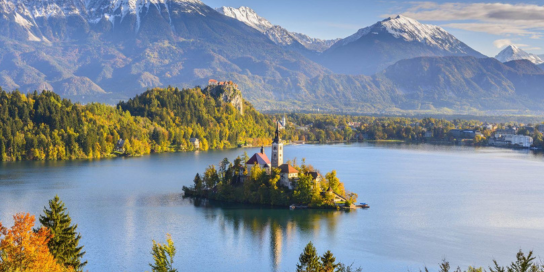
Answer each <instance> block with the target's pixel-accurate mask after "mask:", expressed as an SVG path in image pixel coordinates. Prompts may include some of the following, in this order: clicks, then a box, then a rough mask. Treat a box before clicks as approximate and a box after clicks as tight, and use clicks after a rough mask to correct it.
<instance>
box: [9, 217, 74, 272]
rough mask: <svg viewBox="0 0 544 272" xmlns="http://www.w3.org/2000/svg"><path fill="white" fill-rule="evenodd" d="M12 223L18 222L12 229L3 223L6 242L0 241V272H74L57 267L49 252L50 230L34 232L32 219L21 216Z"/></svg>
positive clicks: (58, 265) (33, 219) (60, 266)
mask: <svg viewBox="0 0 544 272" xmlns="http://www.w3.org/2000/svg"><path fill="white" fill-rule="evenodd" d="M13 219H14V221H15V222H14V224H13V227H11V229H7V228H5V227H3V226H2V223H0V238H3V239H2V240H1V241H0V271H18V272H19V271H20V272H38V271H39V272H42V271H51V272H69V271H74V270H73V269H72V268H66V267H64V266H62V265H61V264H58V263H57V262H56V261H55V258H54V257H53V255H51V253H50V252H49V248H48V247H47V242H48V241H49V239H50V233H49V229H47V228H44V227H42V228H41V229H39V230H38V231H37V232H34V231H33V230H32V227H33V226H34V221H35V218H34V216H33V215H30V214H22V213H19V214H17V215H14V216H13ZM2 236H3V237H2Z"/></svg>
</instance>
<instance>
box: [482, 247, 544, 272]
mask: <svg viewBox="0 0 544 272" xmlns="http://www.w3.org/2000/svg"><path fill="white" fill-rule="evenodd" d="M535 259H536V257H534V256H533V251H529V254H527V256H525V254H524V253H523V252H522V251H521V250H520V251H519V252H518V253H517V254H516V261H515V262H512V263H511V264H510V266H506V267H501V266H499V264H498V263H497V261H496V260H493V264H494V266H495V267H489V271H490V272H543V271H544V266H543V265H541V264H538V263H535Z"/></svg>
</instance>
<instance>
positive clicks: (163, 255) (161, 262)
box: [149, 235, 178, 272]
mask: <svg viewBox="0 0 544 272" xmlns="http://www.w3.org/2000/svg"><path fill="white" fill-rule="evenodd" d="M151 254H152V255H153V260H155V263H154V264H149V266H151V271H153V272H177V271H178V270H177V269H174V267H173V263H174V256H175V255H176V247H175V246H174V242H173V241H172V237H171V236H170V235H168V236H167V238H166V244H160V243H157V242H155V241H153V248H152V250H151Z"/></svg>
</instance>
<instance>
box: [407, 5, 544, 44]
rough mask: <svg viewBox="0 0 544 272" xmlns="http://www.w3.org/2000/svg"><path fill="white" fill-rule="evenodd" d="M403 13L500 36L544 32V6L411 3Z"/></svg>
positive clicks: (530, 35) (541, 34)
mask: <svg viewBox="0 0 544 272" xmlns="http://www.w3.org/2000/svg"><path fill="white" fill-rule="evenodd" d="M405 10H406V11H405V12H403V15H405V16H407V17H411V18H414V19H416V20H423V21H441V22H445V21H450V23H448V24H446V25H444V26H446V27H451V28H458V29H464V30H470V31H477V32H486V33H490V34H496V35H518V36H529V37H531V38H533V39H540V38H541V37H542V36H543V35H544V5H534V4H505V3H442V4H438V3H435V2H411V3H409V4H408V7H407V8H406V9H405Z"/></svg>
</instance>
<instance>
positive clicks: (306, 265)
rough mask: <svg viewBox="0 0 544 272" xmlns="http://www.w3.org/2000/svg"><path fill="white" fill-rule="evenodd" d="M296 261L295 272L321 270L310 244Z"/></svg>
mask: <svg viewBox="0 0 544 272" xmlns="http://www.w3.org/2000/svg"><path fill="white" fill-rule="evenodd" d="M298 261H299V263H298V264H297V272H320V271H321V269H322V268H323V266H322V264H321V262H320V260H319V256H317V252H316V249H315V247H314V245H313V244H312V242H309V243H308V245H306V247H305V248H304V252H302V254H300V257H299V258H298Z"/></svg>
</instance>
